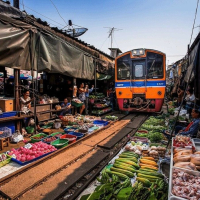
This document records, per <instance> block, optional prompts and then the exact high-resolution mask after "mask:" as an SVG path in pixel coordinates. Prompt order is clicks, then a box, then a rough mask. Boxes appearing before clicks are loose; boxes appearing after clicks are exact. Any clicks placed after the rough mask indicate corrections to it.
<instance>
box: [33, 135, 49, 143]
mask: <svg viewBox="0 0 200 200" xmlns="http://www.w3.org/2000/svg"><path fill="white" fill-rule="evenodd" d="M40 136H44V137H43V138H45V137H47V136H48V135H46V134H44V133H39V134H36V135H33V136H31V137H30V138H31V142H32V143H35V142H39V141H41V140H42V139H43V138H41V139H34V138H37V137H38V138H39V137H40Z"/></svg>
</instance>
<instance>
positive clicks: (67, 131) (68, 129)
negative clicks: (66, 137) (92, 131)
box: [64, 127, 77, 133]
mask: <svg viewBox="0 0 200 200" xmlns="http://www.w3.org/2000/svg"><path fill="white" fill-rule="evenodd" d="M76 129H77V128H74V127H72V128H65V129H64V131H65V133H70V132H74V131H75V130H76ZM72 130H73V131H72Z"/></svg>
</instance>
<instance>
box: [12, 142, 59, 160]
mask: <svg viewBox="0 0 200 200" xmlns="http://www.w3.org/2000/svg"><path fill="white" fill-rule="evenodd" d="M55 150H56V148H55V147H54V146H52V145H48V144H46V143H43V142H36V143H34V144H32V146H31V148H30V149H27V148H25V147H20V148H19V149H14V148H12V149H11V151H10V152H9V153H8V155H10V156H12V157H13V156H14V157H16V159H17V160H18V161H21V162H26V161H30V160H33V159H35V158H37V157H40V156H42V155H44V154H46V153H49V152H52V151H55Z"/></svg>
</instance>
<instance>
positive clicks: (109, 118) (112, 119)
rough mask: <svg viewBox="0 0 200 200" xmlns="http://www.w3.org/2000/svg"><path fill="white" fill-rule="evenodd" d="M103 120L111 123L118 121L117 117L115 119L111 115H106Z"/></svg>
mask: <svg viewBox="0 0 200 200" xmlns="http://www.w3.org/2000/svg"><path fill="white" fill-rule="evenodd" d="M105 119H107V120H111V121H115V120H118V117H116V116H111V115H107V116H106V117H105Z"/></svg>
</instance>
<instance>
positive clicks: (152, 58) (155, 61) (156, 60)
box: [147, 52, 163, 79]
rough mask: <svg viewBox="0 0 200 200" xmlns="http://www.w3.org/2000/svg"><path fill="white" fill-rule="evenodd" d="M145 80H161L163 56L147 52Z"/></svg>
mask: <svg viewBox="0 0 200 200" xmlns="http://www.w3.org/2000/svg"><path fill="white" fill-rule="evenodd" d="M147 78H151V79H157V78H163V56H162V55H160V54H156V53H152V52H147Z"/></svg>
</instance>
